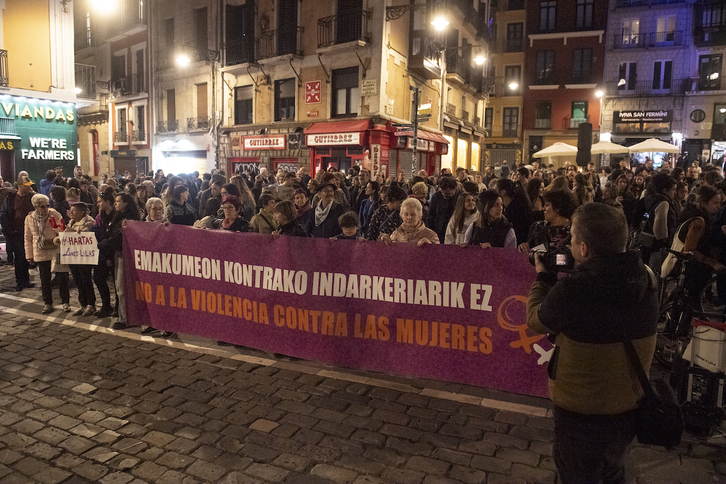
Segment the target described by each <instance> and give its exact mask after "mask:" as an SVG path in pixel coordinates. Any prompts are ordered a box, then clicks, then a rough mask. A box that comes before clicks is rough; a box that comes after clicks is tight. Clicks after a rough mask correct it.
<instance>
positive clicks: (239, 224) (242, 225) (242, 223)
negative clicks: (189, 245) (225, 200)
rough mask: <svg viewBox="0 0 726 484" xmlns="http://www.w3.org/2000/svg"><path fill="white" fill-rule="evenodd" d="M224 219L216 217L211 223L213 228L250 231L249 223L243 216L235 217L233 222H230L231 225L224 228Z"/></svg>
mask: <svg viewBox="0 0 726 484" xmlns="http://www.w3.org/2000/svg"><path fill="white" fill-rule="evenodd" d="M223 223H224V219H223V218H219V219H217V220H216V221H215V222H214V224H212V225H213V227H214V228H215V229H222V230H229V231H230V232H249V231H250V224H249V223H248V222H247V220H245V218H244V217H237V218H236V219H235V221H234V222H232V225H230V226H229V228H226V229H225V228H224V226H223Z"/></svg>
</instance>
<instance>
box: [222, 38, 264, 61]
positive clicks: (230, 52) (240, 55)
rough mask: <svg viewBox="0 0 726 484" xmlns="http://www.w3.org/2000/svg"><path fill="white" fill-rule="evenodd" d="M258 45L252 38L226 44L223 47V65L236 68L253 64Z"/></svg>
mask: <svg viewBox="0 0 726 484" xmlns="http://www.w3.org/2000/svg"><path fill="white" fill-rule="evenodd" d="M257 45H258V43H257V41H256V40H255V39H253V38H244V39H241V40H234V41H232V42H227V44H226V45H225V47H224V65H226V66H236V65H239V64H247V63H252V62H255V52H256V51H257V50H258V49H257V48H256V47H257Z"/></svg>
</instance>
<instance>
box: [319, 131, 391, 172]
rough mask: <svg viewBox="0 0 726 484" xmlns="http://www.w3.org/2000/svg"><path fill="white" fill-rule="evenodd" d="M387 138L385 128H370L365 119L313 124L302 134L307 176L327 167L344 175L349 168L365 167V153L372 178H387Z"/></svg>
mask: <svg viewBox="0 0 726 484" xmlns="http://www.w3.org/2000/svg"><path fill="white" fill-rule="evenodd" d="M391 134H392V133H391V132H390V128H389V127H388V126H380V125H379V126H374V127H371V121H370V120H368V119H357V120H353V121H332V122H327V123H314V124H313V125H311V126H310V127H309V128H307V129H306V130H305V137H306V141H307V143H306V145H307V146H308V147H309V148H310V174H311V175H313V176H314V175H315V173H317V172H318V171H319V170H327V169H328V168H330V167H334V168H337V169H339V170H340V171H347V170H348V169H349V168H350V167H351V166H353V165H367V164H368V160H366V161H365V162H364V158H366V154H367V153H366V152H369V158H370V165H371V166H370V168H371V171H372V172H373V173H374V175H375V173H377V171H382V172H383V173H384V174H387V172H388V163H389V162H388V159H389V151H390V150H389V145H390V138H391V137H392V136H391ZM376 170H377V171H376Z"/></svg>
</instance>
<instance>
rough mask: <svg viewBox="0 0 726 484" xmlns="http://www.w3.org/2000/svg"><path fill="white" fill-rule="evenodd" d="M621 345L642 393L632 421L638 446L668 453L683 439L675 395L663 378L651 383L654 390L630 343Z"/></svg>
mask: <svg viewBox="0 0 726 484" xmlns="http://www.w3.org/2000/svg"><path fill="white" fill-rule="evenodd" d="M623 345H624V346H625V353H627V355H628V359H629V360H630V363H631V364H632V365H633V368H634V369H635V373H636V374H637V375H638V380H639V381H640V386H641V387H643V392H644V393H645V396H644V397H643V399H642V400H641V401H640V406H639V407H638V412H637V415H636V419H635V435H636V436H637V437H638V442H640V443H641V444H646V445H659V446H663V447H665V448H666V449H672V448H673V447H675V446H677V445H678V444H680V443H681V436H682V435H683V414H682V413H681V406H680V405H678V401H677V400H676V395H675V393H674V392H673V389H672V388H671V386H670V385H669V384H668V382H666V381H665V380H664V379H663V378H659V379H657V380H656V381H655V382H654V383H655V390H654V389H653V386H652V385H651V384H650V381H648V377H647V376H646V374H645V371H644V370H643V365H642V364H641V363H640V358H638V353H637V352H636V351H635V347H634V346H633V343H632V342H631V341H629V340H628V341H623Z"/></svg>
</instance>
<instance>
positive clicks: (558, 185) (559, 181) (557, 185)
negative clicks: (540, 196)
mask: <svg viewBox="0 0 726 484" xmlns="http://www.w3.org/2000/svg"><path fill="white" fill-rule="evenodd" d="M569 189H570V184H569V182H568V181H567V178H565V176H564V175H560V176H558V177H555V178H554V179H553V180H552V182H551V183H550V184H549V185H547V187H546V188H545V190H547V191H551V190H569Z"/></svg>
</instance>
